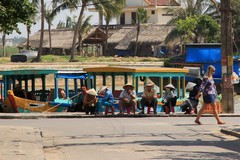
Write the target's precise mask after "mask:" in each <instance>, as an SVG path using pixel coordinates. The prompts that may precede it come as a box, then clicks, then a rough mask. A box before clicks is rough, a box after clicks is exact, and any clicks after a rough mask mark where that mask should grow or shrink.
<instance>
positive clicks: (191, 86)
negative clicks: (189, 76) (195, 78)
mask: <svg viewBox="0 0 240 160" xmlns="http://www.w3.org/2000/svg"><path fill="white" fill-rule="evenodd" d="M194 86H196V83H193V82H188V83H187V86H186V90H187V89H191V88H193V87H194Z"/></svg>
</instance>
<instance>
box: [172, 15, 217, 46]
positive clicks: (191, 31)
mask: <svg viewBox="0 0 240 160" xmlns="http://www.w3.org/2000/svg"><path fill="white" fill-rule="evenodd" d="M176 25H177V29H178V31H179V32H181V33H182V35H183V36H184V37H185V38H184V40H185V41H186V42H188V41H190V42H191V41H193V42H194V43H199V42H207V43H211V42H219V40H220V25H219V24H218V23H217V21H216V20H214V19H212V17H210V16H208V15H195V16H190V17H187V18H186V19H185V20H178V21H177V23H176Z"/></svg>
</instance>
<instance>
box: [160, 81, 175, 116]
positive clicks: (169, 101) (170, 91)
mask: <svg viewBox="0 0 240 160" xmlns="http://www.w3.org/2000/svg"><path fill="white" fill-rule="evenodd" d="M164 90H165V92H164V93H163V96H162V103H163V109H164V111H165V113H167V114H168V113H170V114H171V113H172V111H171V109H172V107H174V106H175V105H176V103H177V96H176V95H175V94H174V90H175V87H174V86H173V85H172V84H171V83H170V84H168V85H166V86H165V87H164ZM166 109H168V111H167V110H166Z"/></svg>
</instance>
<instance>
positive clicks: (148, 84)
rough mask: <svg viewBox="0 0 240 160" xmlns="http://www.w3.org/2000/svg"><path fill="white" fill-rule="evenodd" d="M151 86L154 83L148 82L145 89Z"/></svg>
mask: <svg viewBox="0 0 240 160" xmlns="http://www.w3.org/2000/svg"><path fill="white" fill-rule="evenodd" d="M152 86H154V83H152V82H148V83H147V84H146V87H152Z"/></svg>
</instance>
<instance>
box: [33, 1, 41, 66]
mask: <svg viewBox="0 0 240 160" xmlns="http://www.w3.org/2000/svg"><path fill="white" fill-rule="evenodd" d="M32 3H33V4H35V5H36V6H37V5H38V4H39V0H32ZM40 17H41V33H40V41H39V48H38V55H37V58H36V59H34V60H33V62H40V61H41V56H42V46H43V35H44V0H40Z"/></svg>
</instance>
